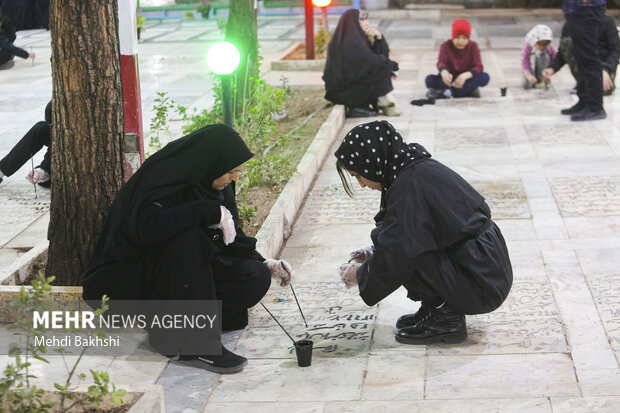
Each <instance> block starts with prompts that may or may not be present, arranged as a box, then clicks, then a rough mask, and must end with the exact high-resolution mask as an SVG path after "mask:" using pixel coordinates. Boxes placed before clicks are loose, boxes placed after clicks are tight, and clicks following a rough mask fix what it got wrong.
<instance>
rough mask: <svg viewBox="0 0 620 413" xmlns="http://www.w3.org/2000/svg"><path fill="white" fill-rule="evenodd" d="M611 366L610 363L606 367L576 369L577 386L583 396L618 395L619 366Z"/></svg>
mask: <svg viewBox="0 0 620 413" xmlns="http://www.w3.org/2000/svg"><path fill="white" fill-rule="evenodd" d="M611 367H612V366H611V365H610V368H608V369H577V378H578V379H579V387H581V393H582V394H583V396H584V397H589V396H617V395H618V389H620V368H618V367H616V368H611ZM618 406H620V404H619V405H618Z"/></svg>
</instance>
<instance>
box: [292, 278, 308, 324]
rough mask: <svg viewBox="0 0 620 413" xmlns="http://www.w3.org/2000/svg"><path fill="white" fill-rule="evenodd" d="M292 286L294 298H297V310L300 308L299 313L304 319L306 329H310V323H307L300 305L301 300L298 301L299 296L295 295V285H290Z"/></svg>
mask: <svg viewBox="0 0 620 413" xmlns="http://www.w3.org/2000/svg"><path fill="white" fill-rule="evenodd" d="M289 285H290V286H291V291H292V292H293V297H295V302H297V308H299V313H300V314H301V318H303V319H304V324H305V325H306V328H308V323H307V322H306V317H304V312H303V311H301V306H300V305H299V300H298V299H297V294H295V290H294V289H293V284H289Z"/></svg>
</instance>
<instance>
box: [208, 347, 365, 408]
mask: <svg viewBox="0 0 620 413" xmlns="http://www.w3.org/2000/svg"><path fill="white" fill-rule="evenodd" d="M366 362H367V361H366V359H365V358H329V359H324V358H318V357H317V358H316V359H314V358H313V359H312V366H310V367H303V368H300V367H298V366H297V362H296V361H293V360H273V359H272V360H252V361H251V362H250V363H248V365H247V366H246V367H245V368H244V369H243V371H242V372H241V373H239V374H235V375H228V376H221V378H220V382H219V383H218V385H217V386H216V387H215V388H214V389H213V392H212V396H211V398H210V399H209V402H216V403H217V402H232V401H234V402H250V401H252V402H273V401H278V402H281V401H291V402H293V401H307V402H317V401H333V400H359V398H360V394H361V390H362V383H363V377H364V371H365V368H366Z"/></svg>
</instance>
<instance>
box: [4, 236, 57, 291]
mask: <svg viewBox="0 0 620 413" xmlns="http://www.w3.org/2000/svg"><path fill="white" fill-rule="evenodd" d="M48 246H49V241H47V240H45V241H41V242H40V243H38V244H37V245H35V246H34V247H33V248H32V249H30V251H28V252H27V253H25V254H24V255H22V256H20V257H18V258H17V259H16V260H15V261H13V263H12V264H10V265H8V266H7V267H6V268H5V269H4V270H3V271H2V272H0V284H2V285H18V284H21V283H23V282H24V280H25V279H26V277H28V274H30V272H31V270H32V267H33V266H34V264H35V263H36V262H37V261H39V260H40V259H44V258H47V247H48ZM2 291H4V290H2V287H0V292H2Z"/></svg>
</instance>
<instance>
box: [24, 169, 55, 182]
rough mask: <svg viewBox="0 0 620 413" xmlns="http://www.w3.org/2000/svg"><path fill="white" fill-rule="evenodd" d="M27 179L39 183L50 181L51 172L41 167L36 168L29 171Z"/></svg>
mask: <svg viewBox="0 0 620 413" xmlns="http://www.w3.org/2000/svg"><path fill="white" fill-rule="evenodd" d="M26 179H27V180H28V182H30V183H31V184H38V183H39V182H46V181H49V180H50V174H49V173H47V172H46V171H44V170H43V169H41V168H34V169H33V170H32V171H30V172H28V174H27V175H26Z"/></svg>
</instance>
